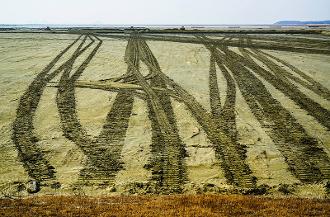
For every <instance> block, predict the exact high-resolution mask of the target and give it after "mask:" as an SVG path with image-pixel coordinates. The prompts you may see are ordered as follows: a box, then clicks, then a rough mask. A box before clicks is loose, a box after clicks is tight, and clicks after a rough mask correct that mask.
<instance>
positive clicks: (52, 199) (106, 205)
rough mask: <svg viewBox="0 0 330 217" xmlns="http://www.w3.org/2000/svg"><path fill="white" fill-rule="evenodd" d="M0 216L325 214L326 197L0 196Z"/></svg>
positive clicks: (328, 208)
mask: <svg viewBox="0 0 330 217" xmlns="http://www.w3.org/2000/svg"><path fill="white" fill-rule="evenodd" d="M0 207H1V209H0V216H22V217H23V216H33V217H35V216H327V213H328V214H329V213H330V201H329V200H312V199H298V198H282V199H272V198H265V197H255V196H254V197H253V196H239V195H232V196H226V195H190V196H187V195H181V196H118V197H98V198H96V197H73V196H42V197H31V198H27V199H17V200H10V199H1V200H0Z"/></svg>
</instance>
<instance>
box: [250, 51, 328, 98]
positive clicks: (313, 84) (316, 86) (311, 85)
mask: <svg viewBox="0 0 330 217" xmlns="http://www.w3.org/2000/svg"><path fill="white" fill-rule="evenodd" d="M253 51H254V52H255V53H256V54H257V55H263V56H267V57H269V58H271V59H273V60H276V61H277V62H279V63H281V64H283V65H285V66H287V67H288V68H289V69H291V70H292V71H293V72H295V73H296V74H297V75H299V76H300V77H302V78H303V79H305V80H306V81H307V82H306V81H304V80H302V79H300V78H299V77H297V76H294V75H292V74H291V73H289V72H285V70H284V69H282V70H281V71H284V72H283V74H285V76H287V77H288V78H290V79H291V80H293V81H295V82H297V83H298V84H300V85H302V86H304V87H305V88H307V89H309V90H311V91H313V92H314V93H316V94H317V95H319V96H321V97H323V98H324V99H326V100H330V91H329V90H328V89H327V88H326V87H324V86H323V85H322V84H320V83H319V82H317V81H315V80H314V79H313V78H312V77H310V76H309V75H307V74H306V73H304V72H303V71H301V70H300V69H298V68H297V67H295V66H293V65H291V64H290V63H288V62H286V61H285V60H282V59H280V58H278V57H275V56H274V55H271V54H268V53H266V52H263V51H261V50H253Z"/></svg>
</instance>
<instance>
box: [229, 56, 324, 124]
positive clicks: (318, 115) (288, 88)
mask: <svg viewBox="0 0 330 217" xmlns="http://www.w3.org/2000/svg"><path fill="white" fill-rule="evenodd" d="M228 52H231V54H232V55H234V56H235V57H236V58H238V59H240V60H241V61H243V62H244V63H245V64H246V66H247V67H249V68H250V69H252V70H253V71H254V72H256V73H257V74H258V75H260V76H261V77H262V78H264V79H265V80H266V81H267V82H269V83H270V84H272V85H273V86H274V87H275V88H276V89H278V90H280V91H281V92H283V93H284V94H285V95H286V96H288V97H289V98H290V99H291V100H293V101H294V102H295V103H296V104H297V105H298V106H299V107H300V108H302V109H304V110H306V111H307V112H308V114H309V115H311V116H313V117H314V118H315V119H316V120H317V121H318V122H319V123H320V124H322V125H323V126H325V127H326V128H328V130H329V129H330V112H329V111H328V110H327V109H325V108H323V107H322V106H321V105H320V104H318V103H317V102H314V101H313V100H312V99H310V98H309V97H307V96H306V95H305V94H304V93H302V92H301V91H300V90H299V89H298V88H297V87H296V86H295V85H294V84H292V83H291V82H290V81H289V80H288V79H287V78H286V77H285V76H283V74H286V73H285V72H283V69H282V68H281V67H280V66H278V65H277V64H275V63H274V62H272V61H270V60H269V59H267V58H266V57H264V56H261V55H256V54H253V53H252V52H249V51H247V50H244V49H243V50H242V52H243V55H245V58H242V56H240V55H238V54H235V53H234V52H232V51H228ZM249 55H251V56H253V57H255V58H257V59H258V60H260V61H261V62H262V63H264V64H265V65H266V66H268V67H269V69H270V70H271V71H272V72H274V73H271V72H269V71H267V70H265V69H264V68H262V67H261V66H259V65H258V64H256V63H255V62H254V61H253V59H252V58H250V57H249ZM279 74H281V75H282V76H279Z"/></svg>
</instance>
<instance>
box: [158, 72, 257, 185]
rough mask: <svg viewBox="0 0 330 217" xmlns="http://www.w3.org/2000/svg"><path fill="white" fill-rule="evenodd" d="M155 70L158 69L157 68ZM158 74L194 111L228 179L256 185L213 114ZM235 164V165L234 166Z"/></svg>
mask: <svg viewBox="0 0 330 217" xmlns="http://www.w3.org/2000/svg"><path fill="white" fill-rule="evenodd" d="M155 71H157V70H156V69H155ZM157 74H158V75H159V76H160V77H161V78H162V79H163V80H164V82H165V83H166V85H168V86H170V87H171V88H172V89H173V90H172V91H173V92H174V93H175V94H176V95H177V96H178V98H179V99H180V101H182V102H183V103H184V104H185V105H186V106H187V108H188V109H189V110H190V111H191V112H192V114H193V116H194V117H195V119H196V120H197V122H198V123H199V124H200V125H201V126H202V128H203V130H204V131H205V132H206V134H207V137H208V139H209V140H210V141H211V143H212V144H213V146H214V149H215V153H216V156H217V158H218V159H221V164H222V167H223V168H224V171H225V176H226V178H227V180H228V181H229V182H230V183H231V184H234V185H237V186H240V187H247V188H250V187H254V186H255V184H256V182H255V181H256V180H255V178H254V177H253V176H251V170H250V169H249V167H248V166H247V165H246V164H245V163H244V161H242V159H241V153H238V152H235V151H231V150H236V144H235V143H233V141H232V139H231V138H230V137H229V136H228V135H227V134H225V133H224V132H223V131H221V130H219V128H218V125H217V123H216V122H215V121H214V120H213V118H212V116H211V115H210V114H209V113H208V112H207V111H206V110H205V109H204V108H203V107H202V106H201V105H200V104H199V103H198V102H197V101H196V99H195V98H194V97H193V96H192V95H190V94H189V93H188V92H187V91H186V90H184V89H183V88H182V87H181V86H180V85H178V84H177V83H175V82H174V81H173V80H172V79H170V78H169V77H168V76H167V75H165V74H164V73H163V72H161V71H157ZM232 165H235V166H237V167H235V166H232Z"/></svg>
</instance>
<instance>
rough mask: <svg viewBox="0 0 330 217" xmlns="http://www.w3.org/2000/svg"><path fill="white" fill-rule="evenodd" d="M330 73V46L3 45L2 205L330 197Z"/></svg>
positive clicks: (16, 36) (284, 38)
mask: <svg viewBox="0 0 330 217" xmlns="http://www.w3.org/2000/svg"><path fill="white" fill-rule="evenodd" d="M329 71H330V38H329V37H328V36H325V35H315V34H314V35H309V34H304V35H299V34H296V35H289V34H282V35H271V34H195V35H193V34H186V35H183V34H146V33H143V34H142V33H141V34H139V33H135V32H132V33H131V34H106V33H102V34H88V33H86V34H44V33H43V34H38V33H1V34H0V82H1V84H0V100H1V104H0V127H1V128H0V130H1V138H0V194H1V196H2V197H20V196H28V195H29V194H31V193H37V194H38V195H40V196H41V195H45V194H56V195H59V194H66V195H67V194H69V195H90V196H105V195H110V196H113V195H119V194H173V193H185V194H196V193H210V192H211V193H235V194H237V193H239V194H241V193H242V194H267V195H271V196H274V197H282V196H285V195H294V196H297V197H310V198H319V199H322V198H326V197H327V196H328V195H329V192H330V190H329V188H330V183H329V180H330V133H329V128H330V101H329V100H330V90H329V89H330V75H329ZM280 203H282V202H280ZM276 206H277V205H276ZM278 206H281V205H278ZM288 209H290V208H288ZM297 215H298V214H297Z"/></svg>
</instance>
